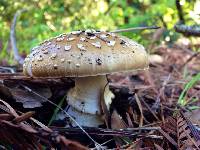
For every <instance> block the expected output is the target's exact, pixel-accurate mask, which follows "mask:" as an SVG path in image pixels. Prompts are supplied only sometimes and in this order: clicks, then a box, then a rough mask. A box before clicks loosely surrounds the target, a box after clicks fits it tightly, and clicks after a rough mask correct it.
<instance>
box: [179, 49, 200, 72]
mask: <svg viewBox="0 0 200 150" xmlns="http://www.w3.org/2000/svg"><path fill="white" fill-rule="evenodd" d="M199 55H200V52H196V53H194V54H193V55H192V56H190V58H188V59H187V60H186V62H185V63H184V64H183V65H182V66H181V67H180V68H183V67H185V65H187V64H188V63H189V62H190V61H191V60H192V59H193V58H195V57H197V56H199Z"/></svg>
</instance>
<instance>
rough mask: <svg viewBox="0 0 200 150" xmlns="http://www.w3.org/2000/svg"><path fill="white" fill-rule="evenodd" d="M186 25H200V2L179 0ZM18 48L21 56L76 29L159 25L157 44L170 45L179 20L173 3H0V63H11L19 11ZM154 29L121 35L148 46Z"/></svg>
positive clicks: (148, 0) (45, 0) (53, 0)
mask: <svg viewBox="0 0 200 150" xmlns="http://www.w3.org/2000/svg"><path fill="white" fill-rule="evenodd" d="M180 4H181V6H182V7H183V11H184V18H185V20H186V24H188V25H190V24H199V23H200V16H199V14H200V1H199V0H181V1H180ZM21 9H27V11H25V12H23V13H22V14H21V15H20V17H18V20H17V25H16V38H17V47H18V49H19V51H20V53H21V54H27V53H29V52H30V49H31V48H32V47H34V46H36V45H37V44H38V43H40V42H41V41H43V40H45V39H47V38H50V37H52V36H56V35H59V34H60V33H63V32H69V31H72V30H79V29H87V28H94V29H104V30H115V29H122V28H129V27H138V26H161V27H165V28H166V29H167V30H165V32H164V33H163V34H162V36H161V37H160V40H159V41H158V44H159V42H168V43H173V42H174V41H176V40H177V38H179V37H180V36H181V34H178V33H176V32H175V31H174V29H173V27H174V25H175V24H176V23H177V22H178V21H179V19H178V13H177V9H176V2H175V0H0V14H1V15H0V60H4V59H6V60H7V61H8V63H10V64H13V63H14V61H13V53H12V50H11V46H10V37H9V36H10V27H11V24H12V20H13V17H14V15H15V13H16V12H17V11H18V10H21ZM153 32H155V30H145V31H134V32H128V33H123V34H124V35H126V36H128V37H129V38H132V39H134V40H136V41H138V42H139V43H141V44H143V45H144V46H145V47H147V46H148V45H149V44H150V43H151V39H152V34H153Z"/></svg>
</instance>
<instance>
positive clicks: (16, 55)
mask: <svg viewBox="0 0 200 150" xmlns="http://www.w3.org/2000/svg"><path fill="white" fill-rule="evenodd" d="M24 11H26V9H21V10H19V11H17V12H16V13H15V15H14V18H13V22H12V25H11V29H10V40H11V46H12V49H13V52H14V58H15V60H16V61H17V62H18V63H19V64H23V62H24V59H23V58H22V57H21V56H20V55H19V52H18V48H17V42H16V36H15V27H16V22H17V17H18V16H20V14H21V13H22V12H24Z"/></svg>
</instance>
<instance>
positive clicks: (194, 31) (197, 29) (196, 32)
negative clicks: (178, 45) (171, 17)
mask: <svg viewBox="0 0 200 150" xmlns="http://www.w3.org/2000/svg"><path fill="white" fill-rule="evenodd" d="M174 29H175V30H176V32H179V33H182V34H183V35H185V36H200V26H198V25H193V26H187V25H184V24H180V25H179V24H177V25H175V26H174Z"/></svg>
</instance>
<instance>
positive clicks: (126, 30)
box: [111, 26, 160, 33]
mask: <svg viewBox="0 0 200 150" xmlns="http://www.w3.org/2000/svg"><path fill="white" fill-rule="evenodd" d="M159 28H160V27H157V26H150V27H134V28H127V29H119V30H114V31H111V32H112V33H119V32H130V31H135V30H146V29H159Z"/></svg>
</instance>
